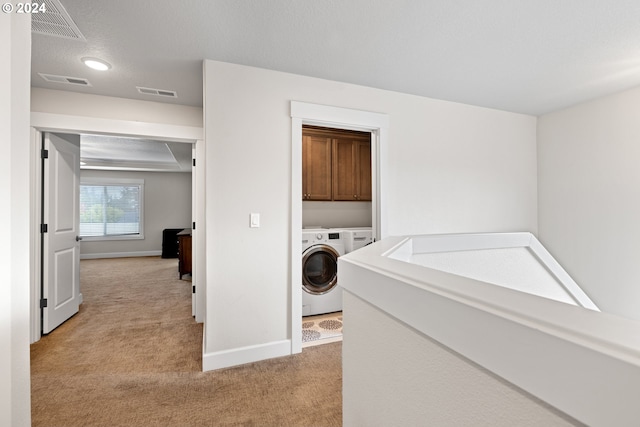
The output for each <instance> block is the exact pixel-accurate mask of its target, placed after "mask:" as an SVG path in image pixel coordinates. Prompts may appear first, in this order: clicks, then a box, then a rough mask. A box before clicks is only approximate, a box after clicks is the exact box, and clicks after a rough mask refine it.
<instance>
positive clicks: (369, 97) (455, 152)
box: [204, 61, 537, 356]
mask: <svg viewBox="0 0 640 427" xmlns="http://www.w3.org/2000/svg"><path fill="white" fill-rule="evenodd" d="M204 78H205V139H206V145H207V153H206V160H207V180H206V182H207V206H206V210H207V213H206V217H207V250H208V253H207V254H208V257H207V258H208V264H207V271H208V272H210V273H208V284H207V286H208V287H207V321H206V325H207V326H206V334H205V356H207V355H210V356H221V355H229V354H231V353H233V352H234V351H242V350H243V349H250V348H253V347H254V346H264V345H269V343H276V344H280V343H282V342H283V341H285V340H287V339H290V337H288V322H289V316H290V308H289V307H290V287H291V281H292V280H293V281H295V280H296V278H291V277H290V274H289V272H290V271H291V268H290V259H291V258H290V257H291V254H290V247H289V246H290V241H291V236H290V231H289V230H290V226H289V224H290V221H291V218H290V217H289V216H290V214H289V212H290V209H291V208H290V203H291V197H297V195H292V194H291V180H292V177H291V117H290V111H289V105H290V101H291V100H297V101H303V102H309V103H315V104H323V105H332V106H338V107H346V108H352V109H359V110H367V111H374V112H379V113H384V114H388V115H389V117H390V129H389V140H390V146H389V147H388V153H389V159H387V161H386V164H388V165H390V170H388V171H386V176H387V177H388V182H387V183H385V188H386V189H387V190H386V193H385V194H383V195H382V199H383V203H384V205H385V209H386V210H385V212H386V217H385V218H383V219H382V220H383V222H386V225H387V227H388V230H389V232H390V233H391V234H408V233H416V234H419V233H436V232H463V231H512V230H519V231H523V230H525V231H533V232H535V231H537V219H536V146H535V144H536V118H535V117H531V116H525V115H520V114H513V113H507V112H502V111H496V110H490V109H485V108H478V107H472V106H467V105H462V104H456V103H450V102H444V101H438V100H433V99H427V98H421V97H416V96H410V95H406V94H400V93H394V92H389V91H383V90H378V89H372V88H367V87H361V86H354V85H348V84H343V83H338V82H332V81H327V80H320V79H314V78H309V77H303V76H298V75H293V74H286V73H280V72H274V71H268V70H263V69H257V68H251V67H245V66H240V65H234V64H227V63H220V62H214V61H205V73H204ZM251 212H259V213H261V215H262V218H261V220H262V223H261V227H260V228H249V214H250V213H251ZM239 254H241V256H239Z"/></svg>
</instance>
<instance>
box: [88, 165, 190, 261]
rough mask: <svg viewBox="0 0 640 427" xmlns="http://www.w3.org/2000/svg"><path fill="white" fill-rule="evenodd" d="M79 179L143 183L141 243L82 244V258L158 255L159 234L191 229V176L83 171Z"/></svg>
mask: <svg viewBox="0 0 640 427" xmlns="http://www.w3.org/2000/svg"><path fill="white" fill-rule="evenodd" d="M80 176H81V178H96V177H98V178H118V179H127V178H128V179H142V180H144V208H143V211H144V239H143V240H103V241H90V240H83V241H82V242H81V245H80V253H81V255H82V256H84V257H86V256H87V255H93V256H96V255H97V254H103V255H106V256H109V255H110V254H111V255H113V254H123V253H124V254H129V256H135V254H132V253H135V252H139V253H141V254H142V255H144V254H145V253H147V255H148V253H149V252H157V255H160V252H161V251H162V230H164V229H165V228H191V218H192V215H191V174H190V173H182V172H177V173H173V172H132V171H100V170H86V169H83V170H82V171H81V172H80Z"/></svg>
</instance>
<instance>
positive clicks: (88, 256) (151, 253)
mask: <svg viewBox="0 0 640 427" xmlns="http://www.w3.org/2000/svg"><path fill="white" fill-rule="evenodd" d="M160 255H162V251H139V252H107V253H101V254H80V259H98V258H132V257H140V256H160Z"/></svg>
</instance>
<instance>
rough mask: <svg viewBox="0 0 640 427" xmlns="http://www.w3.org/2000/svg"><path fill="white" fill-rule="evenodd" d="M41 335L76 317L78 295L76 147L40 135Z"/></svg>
mask: <svg viewBox="0 0 640 427" xmlns="http://www.w3.org/2000/svg"><path fill="white" fill-rule="evenodd" d="M44 149H45V150H46V151H45V153H47V154H46V155H45V156H44V157H45V159H44V171H43V177H44V188H43V223H44V224H45V226H44V227H43V246H42V251H43V263H42V271H43V284H42V302H41V307H43V309H42V333H43V334H48V333H49V332H51V331H52V330H53V329H55V328H56V327H58V326H59V325H60V324H61V323H62V322H64V321H65V320H67V319H68V318H70V317H71V316H73V315H74V314H76V313H77V312H78V310H79V307H80V303H81V298H82V296H81V294H80V242H79V235H80V233H79V231H80V230H79V228H80V218H79V216H80V202H79V193H80V144H79V139H78V144H77V145H76V144H74V143H72V142H70V141H67V140H65V139H62V138H60V137H58V136H56V135H53V134H50V133H45V134H44Z"/></svg>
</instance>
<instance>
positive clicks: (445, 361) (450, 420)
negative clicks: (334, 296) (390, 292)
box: [342, 292, 582, 427]
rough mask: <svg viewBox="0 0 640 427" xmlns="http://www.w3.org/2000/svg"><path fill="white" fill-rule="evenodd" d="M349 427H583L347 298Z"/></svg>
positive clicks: (344, 393) (344, 357)
mask: <svg viewBox="0 0 640 427" xmlns="http://www.w3.org/2000/svg"><path fill="white" fill-rule="evenodd" d="M344 305H345V307H346V310H345V313H344V322H345V324H347V325H349V328H345V331H344V344H343V349H342V353H343V354H342V361H343V376H344V381H343V384H344V388H343V390H342V396H343V409H342V411H343V422H344V425H345V426H389V425H398V426H400V425H402V426H418V425H424V426H471V425H474V426H475V425H485V426H496V427H497V426H521V427H524V426H570V425H582V424H581V423H579V422H577V421H575V420H573V419H572V418H570V417H568V416H567V415H565V414H563V413H561V412H560V411H558V410H556V409H555V408H553V407H552V406H550V405H548V404H546V403H544V402H542V401H541V400H539V399H536V398H535V397H532V396H531V395H529V394H528V393H526V392H524V391H522V390H521V389H519V388H518V387H516V386H514V385H513V384H511V383H509V382H507V381H505V380H504V379H502V378H500V377H498V376H497V375H495V374H493V373H492V372H490V371H488V370H486V369H484V368H482V367H481V366H479V365H478V364H476V363H474V362H471V361H469V360H468V359H466V358H464V357H462V356H461V355H460V354H458V353H456V352H454V351H452V350H451V349H449V348H447V347H444V346H442V345H441V344H439V343H438V342H436V341H434V340H433V339H432V338H429V337H427V336H425V335H422V334H421V333H419V332H417V331H416V330H415V329H412V328H410V327H408V326H407V325H405V324H403V323H401V322H400V321H398V320H397V319H394V318H393V317H391V316H389V315H388V314H387V313H384V312H383V311H381V310H380V309H378V308H376V307H374V306H372V305H370V304H368V303H366V302H365V301H363V300H361V299H360V298H358V297H357V296H354V295H352V294H351V293H349V292H344Z"/></svg>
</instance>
